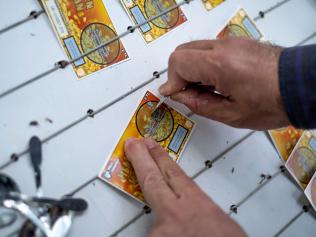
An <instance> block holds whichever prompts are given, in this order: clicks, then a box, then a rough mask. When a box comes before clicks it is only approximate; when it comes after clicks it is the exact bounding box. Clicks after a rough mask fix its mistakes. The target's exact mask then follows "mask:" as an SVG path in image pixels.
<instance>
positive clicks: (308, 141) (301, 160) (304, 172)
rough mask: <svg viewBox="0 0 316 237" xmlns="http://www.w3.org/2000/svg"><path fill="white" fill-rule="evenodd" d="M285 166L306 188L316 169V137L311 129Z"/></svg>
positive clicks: (304, 134) (303, 136) (304, 135)
mask: <svg viewBox="0 0 316 237" xmlns="http://www.w3.org/2000/svg"><path fill="white" fill-rule="evenodd" d="M285 167H286V168H287V169H288V171H289V172H290V173H291V174H292V176H293V177H294V179H295V180H296V181H297V183H298V184H299V185H300V186H301V187H302V188H303V189H305V188H306V186H307V184H308V183H309V182H310V180H311V179H312V177H313V175H314V174H315V171H316V137H315V136H314V135H313V133H312V132H310V131H305V132H304V133H303V134H302V136H301V138H300V140H299V141H298V143H297V144H296V146H295V148H294V149H293V151H292V153H291V155H290V157H289V158H288V160H287V162H286V163H285Z"/></svg>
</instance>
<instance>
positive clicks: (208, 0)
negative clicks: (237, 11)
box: [202, 0, 225, 11]
mask: <svg viewBox="0 0 316 237" xmlns="http://www.w3.org/2000/svg"><path fill="white" fill-rule="evenodd" d="M202 2H203V4H204V7H205V8H206V10H208V11H210V10H212V9H213V8H215V7H217V6H218V5H219V4H221V3H223V2H225V0H202Z"/></svg>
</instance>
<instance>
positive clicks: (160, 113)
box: [99, 91, 194, 202]
mask: <svg viewBox="0 0 316 237" xmlns="http://www.w3.org/2000/svg"><path fill="white" fill-rule="evenodd" d="M158 102H159V99H158V98H157V97H156V96H154V95H153V94H152V93H150V92H149V91H147V92H146V94H145V96H144V97H143V99H142V101H141V103H140V104H139V106H138V108H137V110H136V112H135V113H134V114H133V117H132V118H131V120H130V122H129V123H128V126H127V128H126V129H125V131H124V133H123V135H122V136H121V138H120V140H119V142H118V143H117V145H116V147H115V149H114V151H113V152H112V153H111V155H110V156H109V158H108V160H107V161H106V163H105V165H104V167H103V169H102V170H101V172H100V174H99V177H100V178H101V179H102V180H104V181H106V182H108V183H109V184H111V185H113V186H114V187H116V188H118V189H120V190H122V191H123V192H125V193H127V194H129V195H131V196H132V197H134V198H136V199H137V200H139V201H142V202H144V201H145V200H144V196H143V194H142V192H141V189H140V186H139V184H138V182H137V179H136V175H135V173H134V170H133V168H132V166H131V164H130V162H129V161H128V160H127V159H126V157H125V153H124V141H125V140H126V139H128V138H130V137H135V138H142V137H148V136H149V137H152V138H153V139H154V140H156V141H157V142H158V143H159V144H160V145H161V146H162V147H163V148H164V149H165V150H166V151H167V152H168V153H169V156H170V158H171V159H173V160H174V161H175V162H177V161H178V160H179V157H180V156H181V153H182V152H183V150H184V148H185V146H186V144H187V142H188V140H189V137H190V135H191V134H192V132H193V128H194V122H193V121H191V120H190V119H189V118H187V117H186V116H184V115H182V114H181V113H179V112H177V111H176V110H175V109H173V108H171V107H169V106H168V105H166V104H162V105H161V106H159V108H157V110H155V112H154V113H152V112H153V111H154V109H155V107H156V105H157V103H158Z"/></svg>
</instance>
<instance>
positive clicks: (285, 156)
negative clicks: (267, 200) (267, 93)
mask: <svg viewBox="0 0 316 237" xmlns="http://www.w3.org/2000/svg"><path fill="white" fill-rule="evenodd" d="M269 134H270V137H271V139H272V141H273V143H274V146H275V147H276V149H277V151H278V153H279V156H280V157H281V159H282V161H283V162H284V163H285V167H286V169H287V170H288V171H289V173H290V174H291V175H292V176H293V178H294V179H295V181H296V182H297V183H298V185H299V186H300V187H301V188H302V189H303V190H304V193H305V195H306V197H307V198H308V200H309V201H310V203H311V204H312V206H313V208H314V209H315V210H316V135H315V132H313V131H303V130H299V129H295V128H294V127H292V126H290V127H287V128H282V129H277V130H272V131H269Z"/></svg>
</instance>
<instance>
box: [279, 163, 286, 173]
mask: <svg viewBox="0 0 316 237" xmlns="http://www.w3.org/2000/svg"><path fill="white" fill-rule="evenodd" d="M280 170H281V172H282V173H284V171H285V167H284V165H281V166H280Z"/></svg>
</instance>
